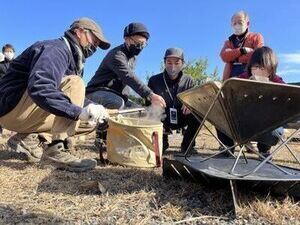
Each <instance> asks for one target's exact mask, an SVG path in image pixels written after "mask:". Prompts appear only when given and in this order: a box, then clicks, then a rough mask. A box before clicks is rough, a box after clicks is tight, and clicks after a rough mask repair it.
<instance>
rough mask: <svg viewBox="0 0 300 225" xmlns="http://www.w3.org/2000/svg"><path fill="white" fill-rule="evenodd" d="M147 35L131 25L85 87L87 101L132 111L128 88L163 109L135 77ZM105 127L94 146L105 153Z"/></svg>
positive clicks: (158, 98) (158, 99) (138, 25)
mask: <svg viewBox="0 0 300 225" xmlns="http://www.w3.org/2000/svg"><path fill="white" fill-rule="evenodd" d="M149 37H150V34H149V32H148V29H147V28H146V26H145V25H144V24H142V23H130V24H129V25H128V26H126V27H125V29H124V43H123V44H121V45H119V46H117V47H115V48H113V49H112V50H110V51H109V52H108V53H107V55H106V56H105V57H104V59H103V61H102V62H101V64H100V66H99V68H98V70H97V71H96V73H95V75H94V76H93V77H92V79H91V80H90V82H89V83H88V85H87V87H86V97H87V99H89V100H91V101H93V102H96V103H98V104H101V105H103V106H104V107H106V108H109V109H122V108H125V107H126V108H132V107H135V106H136V105H134V104H133V103H132V102H131V101H130V100H128V95H129V93H128V90H129V88H128V87H131V88H132V89H133V90H134V91H135V92H136V93H138V94H139V95H140V96H141V97H142V98H146V99H148V100H149V101H151V103H152V104H157V105H160V106H161V107H165V101H164V99H163V98H162V97H161V96H159V95H157V94H155V93H153V91H152V90H151V89H150V88H149V87H148V86H147V85H146V84H144V83H143V82H142V81H141V80H140V79H139V78H138V76H137V75H136V74H135V72H134V69H135V64H136V58H137V56H138V55H139V54H140V52H141V51H142V50H143V49H144V48H145V47H146V46H147V40H148V39H149ZM106 129H107V124H105V123H104V124H101V125H100V126H99V127H98V129H97V131H96V140H95V144H96V145H97V146H98V147H100V148H104V149H105V141H106Z"/></svg>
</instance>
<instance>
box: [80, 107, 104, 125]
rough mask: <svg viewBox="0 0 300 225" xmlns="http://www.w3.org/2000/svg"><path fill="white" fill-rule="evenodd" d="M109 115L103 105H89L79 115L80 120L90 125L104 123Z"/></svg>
mask: <svg viewBox="0 0 300 225" xmlns="http://www.w3.org/2000/svg"><path fill="white" fill-rule="evenodd" d="M108 116H109V115H108V113H107V111H106V109H105V108H104V107H103V106H102V105H96V104H93V103H91V104H89V105H88V106H86V107H84V108H83V109H82V111H81V113H80V115H79V119H80V120H82V121H87V122H88V123H89V124H90V125H96V124H97V123H103V120H105V119H107V118H108Z"/></svg>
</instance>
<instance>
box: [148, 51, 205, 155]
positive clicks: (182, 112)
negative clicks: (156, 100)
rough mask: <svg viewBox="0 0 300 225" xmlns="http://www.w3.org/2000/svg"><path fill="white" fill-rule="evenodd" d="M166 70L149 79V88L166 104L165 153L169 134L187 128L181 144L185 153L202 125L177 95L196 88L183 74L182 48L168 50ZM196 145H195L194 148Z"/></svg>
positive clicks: (188, 76) (189, 78)
mask: <svg viewBox="0 0 300 225" xmlns="http://www.w3.org/2000/svg"><path fill="white" fill-rule="evenodd" d="M164 63H165V70H164V71H163V72H162V73H160V74H157V75H154V76H152V77H151V78H150V79H149V83H148V86H149V87H150V88H151V90H152V91H153V92H154V93H156V94H158V95H160V96H162V97H163V99H164V100H165V102H166V108H165V113H166V118H165V119H164V120H163V121H162V122H163V124H164V135H163V151H165V150H166V149H168V147H169V144H168V134H167V133H168V132H169V131H171V130H176V129H179V128H184V127H185V126H187V129H186V131H185V132H184V135H183V140H182V143H181V151H182V152H184V151H185V150H186V149H187V148H188V146H189V144H190V142H191V140H192V138H193V136H194V134H195V133H196V131H197V128H198V127H199V125H200V123H199V121H198V120H197V119H196V118H195V117H194V116H193V115H192V114H191V112H190V110H189V109H188V108H187V107H185V106H184V105H182V103H181V102H180V101H179V100H178V98H177V94H179V93H181V92H183V91H185V90H188V89H190V88H192V87H193V86H194V84H193V79H192V77H191V76H190V75H187V74H184V73H183V72H182V70H183V65H184V56H183V50H182V49H180V48H169V49H167V50H166V53H165V57H164ZM194 145H195V143H193V146H194Z"/></svg>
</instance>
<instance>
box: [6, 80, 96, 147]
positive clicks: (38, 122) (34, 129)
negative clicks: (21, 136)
mask: <svg viewBox="0 0 300 225" xmlns="http://www.w3.org/2000/svg"><path fill="white" fill-rule="evenodd" d="M59 89H60V91H62V92H63V93H64V94H65V95H66V96H68V97H69V98H70V100H71V102H72V103H73V104H75V105H78V106H83V103H84V96H85V86H84V82H83V80H82V79H81V77H79V76H76V75H69V76H66V77H64V78H63V80H62V82H61V85H60V87H59ZM79 123H80V121H79V120H78V121H74V120H70V119H67V118H64V117H59V116H55V115H53V114H50V113H49V112H46V111H45V110H43V109H41V108H40V107H39V106H37V105H36V104H35V103H34V102H33V101H32V99H31V98H30V96H29V95H28V93H27V91H26V92H25V93H24V94H23V96H22V98H21V100H20V101H19V103H18V104H17V105H16V107H15V108H14V109H13V110H12V111H10V112H9V113H7V114H6V115H4V116H2V117H0V124H1V126H3V127H4V128H6V129H8V130H11V131H15V132H18V133H25V134H26V133H39V134H40V135H42V136H43V137H44V138H45V139H46V140H47V141H49V142H51V141H52V140H64V139H66V138H67V137H70V136H73V135H75V134H84V133H89V132H91V131H93V130H94V129H95V128H94V127H87V126H86V124H80V128H79Z"/></svg>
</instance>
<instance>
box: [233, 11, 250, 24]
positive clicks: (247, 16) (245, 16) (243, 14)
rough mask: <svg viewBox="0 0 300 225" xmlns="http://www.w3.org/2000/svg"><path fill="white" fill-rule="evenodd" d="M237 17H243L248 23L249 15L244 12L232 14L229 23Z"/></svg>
mask: <svg viewBox="0 0 300 225" xmlns="http://www.w3.org/2000/svg"><path fill="white" fill-rule="evenodd" d="M239 15H241V16H243V17H244V19H245V20H246V21H247V22H248V21H249V15H248V13H246V12H245V11H243V10H241V11H238V12H236V13H234V14H233V16H232V17H231V21H232V20H233V18H234V17H236V16H239Z"/></svg>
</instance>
